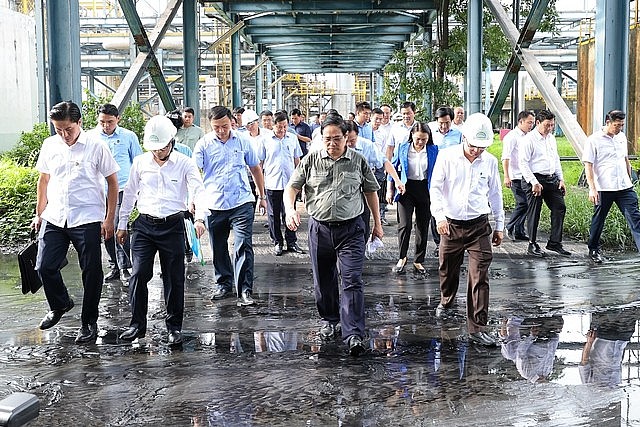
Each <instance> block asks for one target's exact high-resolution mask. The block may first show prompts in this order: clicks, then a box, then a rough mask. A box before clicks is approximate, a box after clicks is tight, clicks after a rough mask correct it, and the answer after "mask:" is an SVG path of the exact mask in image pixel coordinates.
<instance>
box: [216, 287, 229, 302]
mask: <svg viewBox="0 0 640 427" xmlns="http://www.w3.org/2000/svg"><path fill="white" fill-rule="evenodd" d="M228 296H231V291H230V290H229V289H226V288H218V289H216V290H215V291H213V294H212V295H211V299H212V300H218V299H223V298H226V297H228Z"/></svg>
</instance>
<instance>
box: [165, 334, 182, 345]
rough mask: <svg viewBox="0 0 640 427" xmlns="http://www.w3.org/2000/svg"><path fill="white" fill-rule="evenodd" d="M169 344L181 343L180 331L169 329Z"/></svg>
mask: <svg viewBox="0 0 640 427" xmlns="http://www.w3.org/2000/svg"><path fill="white" fill-rule="evenodd" d="M168 341H169V345H178V344H182V332H180V331H169V339H168Z"/></svg>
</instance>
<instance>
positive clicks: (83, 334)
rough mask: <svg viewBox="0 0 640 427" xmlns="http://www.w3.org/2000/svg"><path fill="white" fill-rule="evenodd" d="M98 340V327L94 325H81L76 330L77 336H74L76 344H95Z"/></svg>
mask: <svg viewBox="0 0 640 427" xmlns="http://www.w3.org/2000/svg"><path fill="white" fill-rule="evenodd" d="M97 338H98V325H97V324H95V323H89V324H88V325H82V326H81V327H80V329H78V335H76V344H88V343H92V342H95V341H96V339H97Z"/></svg>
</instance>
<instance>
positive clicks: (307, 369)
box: [0, 254, 640, 426]
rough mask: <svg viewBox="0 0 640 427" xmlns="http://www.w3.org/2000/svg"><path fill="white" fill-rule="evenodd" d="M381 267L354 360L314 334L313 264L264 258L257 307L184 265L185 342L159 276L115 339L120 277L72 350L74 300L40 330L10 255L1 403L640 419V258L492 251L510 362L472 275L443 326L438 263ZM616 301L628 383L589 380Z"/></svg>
mask: <svg viewBox="0 0 640 427" xmlns="http://www.w3.org/2000/svg"><path fill="white" fill-rule="evenodd" d="M69 261H70V265H69V266H68V267H66V268H65V270H64V276H65V279H66V280H67V285H68V286H69V289H70V292H71V293H72V295H73V296H74V297H75V299H76V301H81V295H82V291H81V284H80V283H79V272H78V268H77V260H76V259H75V257H74V256H73V255H71V254H70V257H69ZM434 262H435V261H434ZM387 264H388V263H386V262H385V263H383V262H376V261H371V262H368V263H367V266H366V271H365V281H366V287H365V294H366V297H365V301H366V310H367V328H368V334H369V337H368V341H367V342H368V347H369V352H368V353H367V354H366V355H365V356H364V357H362V358H359V359H353V358H351V357H349V356H347V355H346V349H345V346H344V345H343V344H342V343H341V342H340V340H335V341H329V342H326V341H322V340H321V339H320V338H319V335H318V319H317V314H316V309H315V303H314V301H313V292H312V282H311V275H310V268H309V266H308V265H307V264H304V263H301V264H290V265H271V264H257V265H256V290H255V291H256V292H255V294H256V297H257V299H258V304H257V305H256V306H254V307H248V308H246V307H245V308H240V307H237V306H236V305H235V301H234V300H233V299H229V300H224V301H222V302H216V303H212V302H211V301H209V299H208V296H209V293H210V291H211V288H212V272H211V266H209V265H207V266H205V267H201V266H190V267H189V269H188V272H187V283H186V294H185V306H186V308H185V322H184V324H185V330H184V337H185V342H184V344H183V346H182V347H181V348H177V349H176V348H170V347H168V346H167V344H166V332H165V330H164V323H163V315H164V314H163V302H162V295H161V282H160V279H159V277H158V276H155V277H154V279H153V281H152V283H151V286H150V303H149V317H150V322H149V330H148V335H147V338H145V339H144V340H140V341H139V342H136V343H133V344H122V343H120V342H119V341H118V339H117V335H118V333H119V332H121V331H122V330H123V329H124V328H125V327H126V326H127V325H128V320H129V309H128V305H127V288H125V287H124V286H122V285H121V284H120V283H115V284H107V285H105V287H104V292H103V298H102V300H101V304H100V314H101V317H100V320H99V326H100V328H101V332H100V338H99V340H98V342H97V343H96V344H95V345H90V346H76V345H75V344H73V339H74V337H75V332H76V330H77V327H78V326H79V312H80V310H79V307H76V308H75V309H74V310H72V311H71V312H70V313H68V314H67V315H65V317H63V319H62V321H61V322H60V324H59V325H58V326H56V327H55V328H53V329H52V330H50V331H39V330H38V329H37V324H38V322H39V320H40V318H41V316H42V315H44V313H45V312H46V311H47V306H46V302H45V300H44V295H43V294H42V293H41V292H39V293H38V294H36V295H28V296H23V295H22V294H21V293H20V289H19V286H18V276H17V275H18V270H17V266H16V265H15V262H14V260H13V258H12V257H2V258H0V297H1V298H0V365H1V366H2V367H3V369H2V370H1V371H0V384H2V385H1V386H0V397H2V396H5V395H8V394H9V393H11V392H15V391H27V392H31V393H34V394H36V395H37V396H38V397H39V398H40V401H41V408H42V409H41V412H40V416H39V418H38V419H37V420H36V421H34V422H33V423H32V424H31V425H69V424H79V425H104V424H106V425H114V426H115V425H131V424H146V425H149V424H157V425H205V426H206V425H229V426H231V425H233V426H237V425H239V426H243V425H252V426H254V425H258V426H262V425H264V426H273V425H308V426H324V425H352V424H356V425H367V426H369V425H370V426H374V425H381V426H387V425H426V424H436V425H443V426H449V425H451V426H454V425H479V424H482V425H491V424H494V425H522V426H524V425H585V426H586V425H636V424H638V423H640V409H639V408H638V406H637V405H632V404H631V402H634V401H636V402H637V401H640V344H639V339H638V329H637V326H638V322H637V320H638V318H637V316H636V315H635V311H634V310H636V309H635V307H636V306H637V304H638V299H639V298H638V297H637V293H638V287H637V283H638V280H637V279H638V277H640V267H638V266H637V265H636V264H637V263H636V262H635V259H634V258H628V259H621V260H614V261H613V262H610V263H608V264H605V265H603V266H599V267H597V268H594V267H590V266H587V265H583V264H581V263H577V262H568V261H566V260H559V261H556V260H543V261H538V260H519V261H518V262H513V261H507V260H503V259H497V260H495V261H494V264H493V265H492V271H491V274H492V281H491V305H490V315H491V319H490V329H491V331H492V332H494V333H496V334H497V333H498V332H499V331H500V330H501V329H502V328H503V327H506V325H507V322H508V321H510V320H513V319H516V318H519V319H522V322H521V323H520V324H519V326H518V327H517V328H516V329H517V332H515V331H514V336H513V338H514V339H517V340H519V341H518V342H517V343H516V346H515V348H516V352H515V353H514V354H516V356H514V357H513V358H511V359H509V358H506V357H505V356H504V351H503V348H502V347H501V346H498V347H495V348H490V349H487V348H484V347H479V346H477V345H474V344H470V343H468V342H467V340H466V339H465V326H464V325H465V321H464V318H463V317H462V314H463V313H464V304H465V295H464V292H463V291H464V284H463V285H462V286H461V292H462V293H461V294H459V296H458V306H459V307H460V308H459V311H460V313H461V316H460V317H459V318H455V319H453V320H451V321H444V322H443V321H440V320H438V319H436V318H435V316H434V309H435V306H436V305H437V303H438V300H439V288H438V283H437V271H436V268H435V264H434V265H431V264H430V265H429V266H428V276H427V277H426V278H419V277H413V276H411V275H406V276H404V277H397V276H393V275H391V274H390V273H389V268H390V267H389V266H388V265H387ZM464 281H465V278H464V277H463V278H462V283H464ZM622 308H625V310H624V313H634V314H633V315H631V316H622V317H623V318H626V319H627V320H629V321H630V322H631V323H632V324H633V327H634V329H633V332H631V334H632V336H631V338H630V339H629V340H628V341H627V342H628V344H627V345H626V347H625V348H624V349H623V351H622V357H621V359H620V361H619V363H617V362H616V363H612V364H611V366H615V367H616V369H618V372H619V381H620V385H611V384H609V385H607V386H601V385H594V384H585V383H584V381H583V379H582V377H581V375H580V363H581V360H582V355H583V350H584V345H585V342H586V334H587V332H588V331H589V329H590V328H591V323H592V320H593V319H596V318H597V319H599V322H600V326H599V328H600V330H601V331H602V333H603V334H604V333H605V332H604V331H605V330H609V332H611V330H613V331H614V332H615V330H616V328H618V329H619V327H621V325H615V324H614V326H613V327H607V326H606V325H605V326H604V327H603V326H601V325H602V316H603V313H604V314H606V313H611V312H613V313H618V314H619V313H620V312H622ZM616 310H617V311H616ZM634 316H635V317H634ZM618 317H620V316H618V315H616V316H613V319H614V320H615V318H618ZM609 320H611V319H609ZM550 323H551V324H550ZM609 323H611V322H609ZM614 323H615V322H614ZM628 323H629V322H626V323H625V327H627V326H628ZM603 328H604V329H603ZM516 333H517V338H516V336H515V334H516ZM533 335H535V339H532V336H533ZM609 336H610V337H611V336H612V335H609ZM517 350H520V353H518V351H517ZM544 360H546V361H547V365H546V366H547V369H546V370H541V371H540V373H541V375H540V376H541V377H544V378H545V379H546V380H545V381H539V382H532V381H531V378H530V376H529V374H527V372H530V371H531V370H532V369H533V368H532V367H534V366H535V367H537V366H538V365H536V363H538V362H541V361H544ZM610 360H612V359H610ZM527 363H529V365H530V366H529V365H526V364H527ZM594 363H596V361H595V360H594ZM539 364H542V365H544V364H543V363H539ZM526 366H529V369H526ZM523 375H524V376H523ZM525 377H528V379H527V378H525ZM479 420H482V421H479Z"/></svg>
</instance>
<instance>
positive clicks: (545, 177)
mask: <svg viewBox="0 0 640 427" xmlns="http://www.w3.org/2000/svg"><path fill="white" fill-rule="evenodd" d="M533 175H534V176H535V177H536V178H537V179H538V181H555V180H556V179H558V175H556V174H555V173H552V174H551V175H545V174H543V173H534V174H533Z"/></svg>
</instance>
